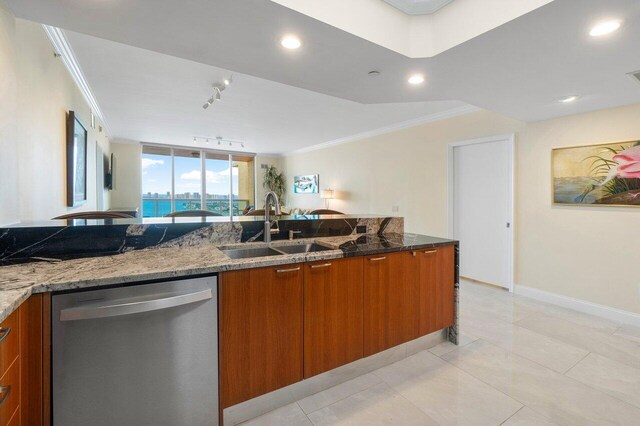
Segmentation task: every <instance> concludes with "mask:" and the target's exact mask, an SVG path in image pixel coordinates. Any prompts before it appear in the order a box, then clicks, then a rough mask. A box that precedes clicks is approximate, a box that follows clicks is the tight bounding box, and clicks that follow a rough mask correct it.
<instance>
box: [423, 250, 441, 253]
mask: <svg viewBox="0 0 640 426" xmlns="http://www.w3.org/2000/svg"><path fill="white" fill-rule="evenodd" d="M437 251H438V250H427V251H425V252H424V254H434V253H435V252H437Z"/></svg>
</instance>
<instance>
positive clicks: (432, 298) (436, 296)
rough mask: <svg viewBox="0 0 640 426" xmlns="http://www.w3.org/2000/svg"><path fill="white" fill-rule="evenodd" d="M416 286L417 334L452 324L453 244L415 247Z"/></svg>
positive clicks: (427, 332)
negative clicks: (418, 311)
mask: <svg viewBox="0 0 640 426" xmlns="http://www.w3.org/2000/svg"><path fill="white" fill-rule="evenodd" d="M415 253H416V258H417V260H418V268H417V271H418V282H419V288H420V314H419V316H420V335H421V336H424V335H426V334H429V333H433V332H434V331H437V330H440V329H443V328H445V327H449V326H450V325H452V324H453V315H454V280H455V278H454V268H455V264H454V262H455V260H454V247H453V246H446V247H439V248H437V249H422V250H417V251H416V252H415Z"/></svg>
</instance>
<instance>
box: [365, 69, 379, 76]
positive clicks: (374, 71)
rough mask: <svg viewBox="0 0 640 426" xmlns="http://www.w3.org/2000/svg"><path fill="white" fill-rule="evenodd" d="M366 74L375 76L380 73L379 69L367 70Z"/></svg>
mask: <svg viewBox="0 0 640 426" xmlns="http://www.w3.org/2000/svg"><path fill="white" fill-rule="evenodd" d="M368 74H369V76H370V77H377V76H379V75H380V71H376V70H373V71H369V73H368Z"/></svg>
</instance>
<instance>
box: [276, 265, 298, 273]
mask: <svg viewBox="0 0 640 426" xmlns="http://www.w3.org/2000/svg"><path fill="white" fill-rule="evenodd" d="M299 270H300V267H299V266H298V267H297V268H291V269H276V272H277V273H279V274H282V273H284V272H295V271H299Z"/></svg>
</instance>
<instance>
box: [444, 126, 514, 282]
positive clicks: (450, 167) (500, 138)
mask: <svg viewBox="0 0 640 426" xmlns="http://www.w3.org/2000/svg"><path fill="white" fill-rule="evenodd" d="M515 139H516V137H515V133H510V134H503V135H496V136H489V137H486V138H479V139H468V140H463V141H458V142H450V143H449V144H448V145H447V234H448V237H449V238H451V239H453V210H454V194H453V191H454V184H453V180H454V174H455V173H454V172H455V171H454V162H453V153H454V149H455V148H456V147H460V146H465V145H476V144H482V143H488V142H506V143H507V147H508V149H509V159H510V161H509V164H508V173H509V180H508V182H507V185H508V187H509V203H508V205H507V220H508V223H509V224H510V225H509V230H510V231H511V234H510V236H509V238H508V241H507V252H508V258H509V264H508V269H507V285H508V290H509V292H511V293H513V281H514V269H515V268H514V266H515V257H514V256H515V254H514V246H515V232H514V229H515V223H514V199H515V196H514V195H515V194H514V190H515Z"/></svg>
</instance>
